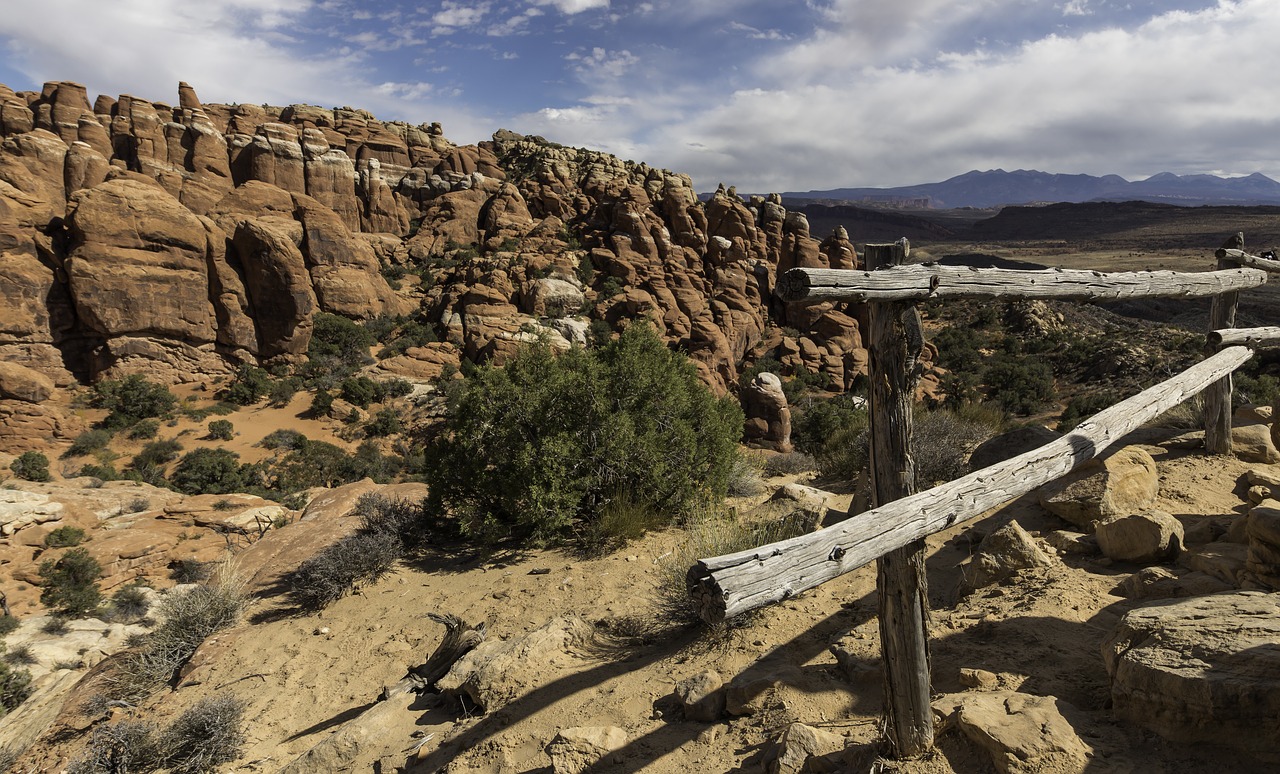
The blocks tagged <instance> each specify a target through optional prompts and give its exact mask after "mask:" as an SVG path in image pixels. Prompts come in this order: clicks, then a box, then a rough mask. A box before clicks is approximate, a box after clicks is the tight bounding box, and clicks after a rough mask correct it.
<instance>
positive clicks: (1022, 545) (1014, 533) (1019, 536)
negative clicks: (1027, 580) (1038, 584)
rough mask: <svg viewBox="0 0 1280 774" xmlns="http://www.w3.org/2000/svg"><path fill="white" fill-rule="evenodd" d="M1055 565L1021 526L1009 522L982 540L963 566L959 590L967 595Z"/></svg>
mask: <svg viewBox="0 0 1280 774" xmlns="http://www.w3.org/2000/svg"><path fill="white" fill-rule="evenodd" d="M1053 563H1054V560H1053V559H1052V558H1050V556H1049V555H1048V554H1046V553H1045V552H1044V551H1042V550H1041V549H1040V546H1038V545H1036V542H1035V540H1034V539H1032V537H1031V535H1030V534H1028V533H1027V531H1026V530H1025V529H1023V528H1022V525H1020V524H1018V522H1016V521H1010V522H1009V523H1008V524H1006V525H1004V526H1003V527H1001V528H1000V529H998V530H996V531H995V532H992V533H991V534H990V535H987V536H986V537H985V538H983V540H982V542H981V543H980V544H979V545H978V551H977V553H975V554H974V555H973V557H971V558H970V559H969V560H967V561H966V562H965V563H964V564H963V565H961V567H960V591H961V593H963V594H968V593H970V592H972V591H974V590H976V589H980V588H983V587H984V586H990V585H991V584H993V583H999V582H1000V581H1003V580H1007V579H1008V578H1011V577H1013V576H1014V575H1016V574H1017V573H1019V572H1021V571H1022V570H1029V569H1031V568H1033V567H1049V566H1050V565H1052V564H1053Z"/></svg>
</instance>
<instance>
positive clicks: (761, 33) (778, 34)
mask: <svg viewBox="0 0 1280 774" xmlns="http://www.w3.org/2000/svg"><path fill="white" fill-rule="evenodd" d="M726 29H728V30H729V31H730V32H737V33H740V34H743V35H746V36H747V37H748V38H750V39H752V40H791V37H792V36H790V35H788V34H786V33H784V32H782V31H781V30H762V29H759V28H757V27H752V26H751V25H749V24H743V23H742V22H738V21H731V22H729V26H728V27H727V28H726Z"/></svg>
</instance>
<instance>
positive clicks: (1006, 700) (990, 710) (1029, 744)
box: [933, 691, 1093, 774]
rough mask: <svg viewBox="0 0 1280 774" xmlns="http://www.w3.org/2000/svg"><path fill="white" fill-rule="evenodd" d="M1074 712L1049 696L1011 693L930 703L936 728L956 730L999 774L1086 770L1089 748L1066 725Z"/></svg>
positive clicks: (954, 696)
mask: <svg viewBox="0 0 1280 774" xmlns="http://www.w3.org/2000/svg"><path fill="white" fill-rule="evenodd" d="M1073 711H1074V708H1073V707H1072V706H1071V705H1070V704H1068V703H1067V702H1065V701H1063V700H1061V699H1059V698H1056V697H1054V696H1032V695H1030V694H1025V693H1018V692H1016V691H990V692H983V693H956V694H949V695H947V696H943V697H941V698H939V699H937V700H936V701H934V702H933V712H934V715H935V716H936V717H937V718H938V720H939V723H940V725H941V727H942V728H944V729H945V728H947V727H948V726H951V725H954V726H955V727H957V728H959V729H960V730H961V731H962V732H963V733H964V735H965V736H967V737H968V738H969V739H970V740H971V741H972V742H974V743H975V744H977V745H978V746H979V747H981V748H983V749H984V750H986V751H987V752H988V753H989V754H990V755H991V761H992V763H994V764H995V767H996V770H997V771H1000V772H1002V773H1004V774H1049V773H1052V774H1075V773H1076V772H1083V771H1085V770H1086V767H1087V766H1088V764H1089V756H1090V755H1091V754H1092V752H1093V750H1092V749H1091V748H1090V747H1089V746H1088V745H1087V744H1085V743H1084V742H1083V741H1081V739H1080V737H1079V735H1078V734H1077V733H1076V730H1075V728H1074V727H1073V726H1072V724H1071V722H1070V721H1068V719H1067V715H1069V714H1073ZM1064 712H1065V714H1064Z"/></svg>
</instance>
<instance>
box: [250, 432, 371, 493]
mask: <svg viewBox="0 0 1280 774" xmlns="http://www.w3.org/2000/svg"><path fill="white" fill-rule="evenodd" d="M272 473H273V474H274V476H275V483H274V488H275V489H276V490H278V491H280V492H297V491H299V490H301V489H310V488H311V487H313V486H328V487H333V486H341V485H342V484H346V483H350V482H352V481H359V480H360V479H361V478H363V476H360V475H357V471H356V465H355V460H354V459H353V458H352V455H351V454H350V453H349V452H347V451H346V450H345V449H341V448H339V447H337V446H334V445H333V444H331V443H329V442H327V441H305V442H303V443H302V444H301V445H300V446H299V447H298V448H297V449H295V450H293V451H291V452H289V453H288V454H287V455H285V456H284V458H283V459H281V460H280V461H279V462H278V463H276V465H275V467H274V468H272Z"/></svg>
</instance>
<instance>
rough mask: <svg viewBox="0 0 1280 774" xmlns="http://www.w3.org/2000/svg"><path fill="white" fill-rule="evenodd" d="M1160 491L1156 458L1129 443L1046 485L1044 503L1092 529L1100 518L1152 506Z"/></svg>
mask: <svg viewBox="0 0 1280 774" xmlns="http://www.w3.org/2000/svg"><path fill="white" fill-rule="evenodd" d="M1159 491H1160V476H1159V472H1158V471H1157V470H1156V463H1155V460H1153V459H1152V458H1151V455H1150V454H1148V453H1147V452H1145V451H1143V450H1142V449H1139V448H1136V447H1126V448H1124V449H1121V450H1120V451H1118V452H1116V453H1114V454H1110V455H1108V456H1107V457H1104V458H1100V459H1094V460H1091V461H1089V462H1087V463H1085V464H1084V465H1081V466H1080V467H1079V468H1077V469H1076V470H1075V471H1074V472H1072V473H1069V474H1068V475H1066V476H1063V477H1062V478H1060V479H1058V480H1057V481H1054V482H1052V483H1049V484H1045V485H1044V486H1042V487H1041V488H1040V505H1041V506H1043V507H1044V509H1045V510H1047V511H1049V512H1050V513H1052V514H1054V515H1056V516H1059V517H1061V518H1062V519H1065V520H1066V521H1069V522H1071V523H1072V524H1074V525H1076V526H1077V527H1081V528H1083V529H1084V530H1085V531H1088V532H1092V531H1093V530H1094V528H1095V527H1096V526H1097V524H1098V522H1101V521H1111V520H1112V519H1115V518H1118V517H1120V516H1127V515H1129V514H1133V513H1138V512H1141V511H1143V510H1145V509H1147V508H1149V507H1151V505H1152V504H1153V503H1154V502H1155V499H1156V495H1157V494H1159Z"/></svg>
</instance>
